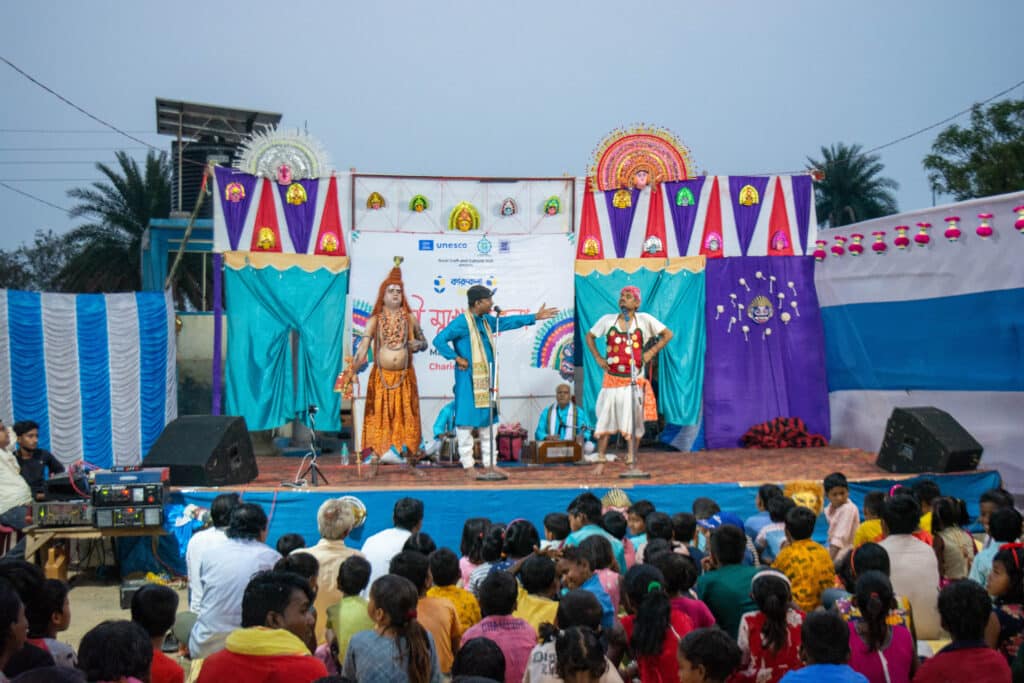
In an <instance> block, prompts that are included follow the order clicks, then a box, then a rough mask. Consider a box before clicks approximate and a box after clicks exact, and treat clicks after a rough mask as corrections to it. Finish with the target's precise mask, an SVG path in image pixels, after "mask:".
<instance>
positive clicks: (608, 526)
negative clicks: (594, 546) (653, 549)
mask: <svg viewBox="0 0 1024 683" xmlns="http://www.w3.org/2000/svg"><path fill="white" fill-rule="evenodd" d="M601 528H602V529H604V530H605V531H607V532H608V533H610V534H611V535H612V536H614V537H615V538H617V539H619V541H620V542H621V543H622V552H623V554H624V555H625V556H626V567H625V569H623V568H622V567H619V571H625V570H626V569H629V568H630V567H632V566H633V565H634V564H636V563H637V558H639V555H638V554H637V551H636V545H635V544H634V543H633V540H632V539H631V538H629V537H628V536H626V532H627V531H628V529H629V524H628V522H627V521H626V516H625V515H623V514H622V513H621V512H619V511H618V510H609V511H608V512H606V513H604V514H603V515H601Z"/></svg>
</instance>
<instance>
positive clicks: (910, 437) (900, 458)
mask: <svg viewBox="0 0 1024 683" xmlns="http://www.w3.org/2000/svg"><path fill="white" fill-rule="evenodd" d="M981 451H982V448H981V444H980V443H978V442H977V441H976V440H975V439H974V437H973V436H971V435H970V434H969V433H968V432H967V430H966V429H964V428H963V427H961V426H960V423H959V422H957V421H956V420H954V419H953V417H952V416H951V415H950V414H949V413H947V412H945V411H943V410H939V409H938V408H931V407H928V408H895V409H893V411H892V415H891V416H890V417H889V422H888V423H887V424H886V425H885V438H884V439H883V441H882V447H881V448H880V449H879V451H878V460H876V461H875V464H876V465H878V466H879V467H881V468H883V469H887V470H889V471H890V472H902V473H911V472H960V471H963V470H973V469H977V467H978V462H980V461H981Z"/></svg>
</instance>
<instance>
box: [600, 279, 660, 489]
mask: <svg viewBox="0 0 1024 683" xmlns="http://www.w3.org/2000/svg"><path fill="white" fill-rule="evenodd" d="M639 308H640V289H639V288H637V287H634V286H632V285H628V286H626V287H623V288H622V291H621V292H619V311H620V313H619V314H618V315H616V314H614V313H609V314H608V315H604V316H601V318H599V319H598V321H597V322H596V323H594V326H593V327H591V328H590V330H589V331H588V332H587V348H588V349H590V354H591V355H592V356H593V357H594V360H596V361H597V364H598V365H599V366H600V367H601V369H602V370H604V378H603V380H602V382H601V392H600V393H599V394H598V395H597V406H596V412H597V427H595V428H594V436H596V437H597V460H598V463H599V464H598V466H597V470H596V471H595V475H600V474H601V472H602V471H603V470H604V462H605V453H606V451H607V450H608V437H609V436H611V435H612V434H621V435H622V436H623V437H624V438H625V439H626V443H627V445H628V447H627V451H626V464H628V465H632V464H633V458H634V453H636V450H637V448H639V446H640V437H642V436H643V435H644V420H657V419H658V413H657V406H656V405H655V401H654V392H653V391H652V390H651V384H650V382H648V381H647V379H646V378H645V377H644V374H643V371H644V365H646V364H647V363H649V362H651V360H652V359H653V358H654V357H655V356H656V355H658V352H660V351H661V350H662V349H663V348H665V345H666V344H668V343H669V341H670V340H671V339H672V331H671V330H670V329H668V328H667V327H665V325H664V324H663V323H662V322H661V321H659V320H658V319H657V318H655V317H654V316H652V315H649V314H647V313H638V312H637V309H639ZM598 337H601V338H603V339H604V341H605V354H606V355H605V356H602V355H601V354H600V353H598V351H597V345H596V344H595V340H596V339H597V338H598ZM653 340H657V341H655V342H654V344H653V345H651V344H650V342H651V341H653ZM645 347H649V348H645Z"/></svg>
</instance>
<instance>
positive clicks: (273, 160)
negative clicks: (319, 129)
mask: <svg viewBox="0 0 1024 683" xmlns="http://www.w3.org/2000/svg"><path fill="white" fill-rule="evenodd" d="M235 168H237V169H238V170H239V171H245V172H246V173H250V174H252V175H257V176H262V177H264V178H274V179H276V180H277V181H278V182H279V183H280V184H282V185H290V184H291V183H292V181H293V180H302V179H308V178H323V177H326V176H329V175H330V174H331V169H330V168H328V157H327V152H326V151H325V150H324V148H323V146H322V145H321V144H320V142H319V141H318V140H317V139H316V138H314V137H313V136H312V135H310V134H309V133H307V132H305V131H302V130H296V131H294V132H287V131H283V130H279V129H274V128H269V129H267V130H265V131H262V132H260V133H253V134H252V135H250V136H249V138H248V139H246V140H245V142H243V143H242V147H241V149H240V150H239V152H238V156H237V157H236V159H235Z"/></svg>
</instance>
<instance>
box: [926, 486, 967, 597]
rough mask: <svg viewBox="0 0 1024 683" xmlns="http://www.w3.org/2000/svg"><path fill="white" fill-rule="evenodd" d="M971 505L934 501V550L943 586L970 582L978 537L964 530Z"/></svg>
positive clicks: (950, 499)
mask: <svg viewBox="0 0 1024 683" xmlns="http://www.w3.org/2000/svg"><path fill="white" fill-rule="evenodd" d="M968 521H969V520H968V518H967V506H966V505H965V504H964V502H963V501H962V500H958V499H956V498H936V499H935V500H933V501H932V528H931V532H932V548H934V549H935V557H936V558H938V560H939V586H940V587H942V586H945V585H946V584H947V583H949V582H950V581H959V580H960V579H966V578H967V575H968V574H969V573H970V571H971V562H972V561H973V560H974V538H973V537H972V536H971V535H970V534H969V533H967V532H966V531H965V530H964V529H963V527H964V526H966V525H967V523H968Z"/></svg>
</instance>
